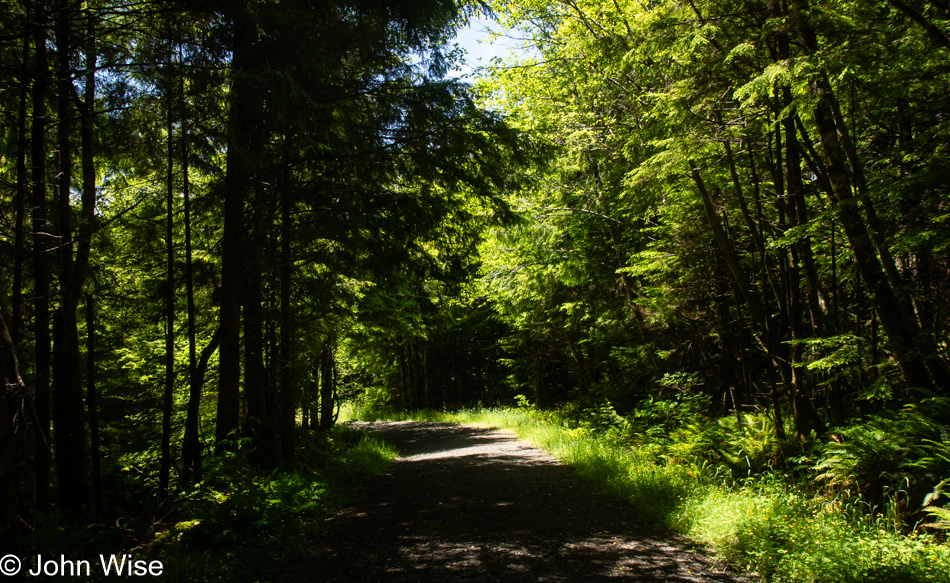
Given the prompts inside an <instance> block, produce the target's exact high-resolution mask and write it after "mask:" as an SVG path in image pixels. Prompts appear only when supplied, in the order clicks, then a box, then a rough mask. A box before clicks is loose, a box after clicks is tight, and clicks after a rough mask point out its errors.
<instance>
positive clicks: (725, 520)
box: [349, 408, 950, 583]
mask: <svg viewBox="0 0 950 583" xmlns="http://www.w3.org/2000/svg"><path fill="white" fill-rule="evenodd" d="M349 415H350V417H351V418H356V417H359V418H364V419H382V418H387V419H392V418H393V416H391V415H387V414H385V413H384V412H378V411H376V412H374V411H367V412H365V417H363V416H361V412H360V411H351V412H350V413H349ZM399 418H401V419H415V420H428V421H446V422H454V423H465V424H473V425H482V426H490V427H498V428H505V429H511V430H513V431H515V432H516V433H517V434H518V435H519V436H520V437H521V438H522V439H525V440H526V441H529V442H531V443H533V444H534V445H536V446H538V447H541V448H543V449H545V450H547V451H549V452H550V453H552V454H553V455H554V456H556V457H557V458H558V459H560V460H561V461H563V462H564V463H566V464H569V465H571V466H574V467H575V468H577V470H578V472H579V473H580V474H582V475H584V476H585V477H587V478H588V479H591V480H593V481H594V482H596V483H598V484H600V485H601V486H602V487H604V488H605V489H606V490H608V491H610V492H612V493H614V494H616V495H617V496H619V497H620V498H622V499H624V500H626V501H627V502H629V503H630V505H631V506H633V507H634V508H635V509H636V511H637V512H638V513H639V514H640V515H641V516H643V517H644V520H646V521H648V522H650V523H653V525H655V526H658V527H661V528H665V529H668V530H669V531H671V532H674V533H678V534H681V535H685V536H686V537H688V538H689V539H691V540H692V541H694V542H695V543H697V544H700V545H703V546H707V547H709V548H710V549H712V550H713V551H714V552H715V553H717V554H719V555H720V556H722V557H724V558H726V559H729V560H730V561H732V562H733V563H734V564H735V565H737V566H738V567H739V568H740V569H744V570H748V571H754V572H756V573H758V574H759V575H761V576H762V578H763V580H765V581H775V582H788V583H813V582H814V583H858V582H861V583H871V582H874V583H918V582H930V581H936V582H941V583H950V546H948V544H946V543H940V542H938V541H937V540H936V539H934V538H933V537H930V536H928V535H920V536H914V535H912V536H904V535H902V534H901V533H900V532H899V529H897V528H895V526H894V523H893V521H892V520H891V519H889V518H888V517H886V516H883V515H877V514H870V515H869V514H868V512H867V509H866V507H862V506H861V505H860V503H858V502H850V503H849V502H846V501H842V500H828V499H817V498H815V496H814V495H813V494H811V493H809V492H808V491H807V490H806V489H805V488H799V487H796V485H795V483H794V481H793V480H789V479H787V478H784V477H782V476H776V475H775V474H774V473H771V472H765V473H762V474H760V475H758V476H756V477H750V478H747V479H744V480H736V479H734V478H733V476H732V474H731V473H728V472H727V473H723V472H718V471H716V470H714V469H712V468H711V467H710V466H704V465H696V464H695V463H694V464H689V463H668V462H666V463H664V462H663V461H661V460H658V459H657V458H656V457H655V456H653V455H650V454H645V453H642V452H643V451H647V450H648V448H643V449H636V448H634V449H631V448H629V447H626V446H623V445H620V444H618V443H614V442H612V441H611V440H609V439H606V438H605V437H604V435H603V434H602V433H601V434H599V433H597V432H595V431H593V430H591V429H590V428H586V427H569V426H566V425H564V424H563V423H561V422H560V421H559V420H558V419H557V418H555V417H553V416H550V415H546V414H544V413H541V412H537V411H534V410H531V409H526V408H516V409H511V408H506V409H474V410H465V411H460V412H458V413H434V412H427V413H424V414H422V415H421V416H419V415H405V414H403V415H401V416H399ZM726 474H728V475H726Z"/></svg>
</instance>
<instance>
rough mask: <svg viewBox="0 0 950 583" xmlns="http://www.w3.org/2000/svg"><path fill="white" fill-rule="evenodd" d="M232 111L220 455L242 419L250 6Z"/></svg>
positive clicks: (242, 18)
mask: <svg viewBox="0 0 950 583" xmlns="http://www.w3.org/2000/svg"><path fill="white" fill-rule="evenodd" d="M232 20H233V24H234V39H233V43H232V57H231V70H232V76H233V77H232V79H231V91H230V111H229V114H228V153H227V172H226V175H225V180H224V216H223V218H224V235H223V237H222V241H221V308H220V330H221V355H220V364H219V367H218V370H219V379H218V413H217V421H216V427H215V438H216V447H217V449H218V450H235V449H237V443H236V442H235V441H233V440H234V439H235V438H236V437H237V431H238V428H239V425H240V414H241V398H240V383H241V261H242V251H243V249H242V243H241V239H242V237H241V232H242V230H243V228H244V225H243V222H244V198H245V192H246V189H247V184H248V178H249V175H250V173H249V172H248V165H249V164H250V160H249V158H250V156H249V155H248V152H249V149H250V148H249V145H250V136H251V131H250V126H251V119H250V118H251V113H252V111H253V107H254V104H253V103H252V102H251V95H250V91H249V87H248V85H249V81H248V79H247V75H246V73H247V71H248V69H249V67H250V59H251V53H252V52H253V45H254V37H255V31H254V27H253V23H252V22H251V17H250V15H249V14H248V7H247V6H246V4H245V3H243V2H242V3H241V5H240V6H239V7H237V9H236V10H235V13H234V15H233V17H232Z"/></svg>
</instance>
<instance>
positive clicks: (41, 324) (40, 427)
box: [30, 0, 53, 512]
mask: <svg viewBox="0 0 950 583" xmlns="http://www.w3.org/2000/svg"><path fill="white" fill-rule="evenodd" d="M35 6H36V9H35V10H34V12H33V17H34V21H33V23H32V25H33V47H34V56H33V93H32V102H33V124H32V127H31V130H30V131H31V142H32V143H31V147H30V150H31V152H30V158H31V162H32V165H33V169H32V173H31V175H32V183H33V188H32V206H33V212H32V215H31V221H30V222H31V227H32V229H33V297H34V308H33V311H34V315H33V337H34V351H35V357H34V379H33V386H34V388H33V391H34V395H35V401H36V402H35V404H36V417H37V419H36V422H37V429H36V431H37V433H38V434H39V436H38V438H37V439H36V440H35V443H36V451H35V454H34V455H35V458H36V459H35V466H34V476H33V485H34V504H35V507H36V510H38V511H40V512H49V511H50V481H51V480H50V477H51V476H50V474H51V461H52V460H51V457H50V448H49V443H50V413H51V409H52V398H51V394H50V376H49V374H50V351H51V346H50V344H51V342H50V314H49V291H50V267H49V253H50V249H51V248H52V246H53V240H52V237H51V233H50V232H49V231H50V225H49V203H48V199H47V193H46V125H47V109H46V92H47V90H48V86H49V65H48V63H47V54H46V53H47V51H46V40H47V38H46V37H47V34H46V33H47V31H46V26H47V21H48V18H49V15H48V13H47V10H46V5H45V3H44V1H43V0H37V2H36V3H35Z"/></svg>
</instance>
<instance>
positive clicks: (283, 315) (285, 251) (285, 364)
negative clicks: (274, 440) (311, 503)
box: [279, 180, 306, 466]
mask: <svg viewBox="0 0 950 583" xmlns="http://www.w3.org/2000/svg"><path fill="white" fill-rule="evenodd" d="M281 183H282V186H283V180H282V181H281ZM290 206H291V199H290V192H289V189H287V188H282V190H281V193H280V359H279V363H280V364H279V366H280V457H281V460H282V462H283V464H284V465H286V466H289V465H290V464H292V463H293V461H294V429H295V427H296V424H297V419H296V413H297V387H296V383H295V380H296V379H295V378H294V376H295V375H294V374H293V369H292V363H293V356H294V346H293V338H294V334H295V332H296V323H295V322H294V313H293V310H292V307H291V305H290V300H291V284H292V281H291V278H292V277H293V259H292V255H291V236H292V232H293V225H292V222H291V215H290ZM304 412H305V413H306V405H305V406H304Z"/></svg>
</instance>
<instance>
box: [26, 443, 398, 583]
mask: <svg viewBox="0 0 950 583" xmlns="http://www.w3.org/2000/svg"><path fill="white" fill-rule="evenodd" d="M298 447H299V449H298V451H297V459H296V462H295V463H294V465H293V466H292V467H289V468H284V469H282V470H279V471H278V470H263V469H261V468H259V467H257V466H255V465H254V464H252V463H249V462H248V459H247V454H246V453H244V452H237V453H233V452H227V453H223V454H220V455H214V456H209V457H208V458H206V460H205V462H206V463H205V466H204V470H203V476H202V478H201V480H200V481H198V482H196V483H194V484H193V485H192V486H190V487H187V488H182V489H181V490H180V491H176V492H175V493H173V494H170V495H169V496H168V497H166V498H159V497H156V496H155V489H154V484H151V483H150V481H149V480H142V479H141V473H140V472H139V471H138V469H139V466H138V465H137V464H136V465H129V466H126V467H125V468H124V469H123V470H122V471H120V472H119V473H117V474H116V475H114V476H110V478H111V479H110V480H109V484H110V486H109V490H114V491H110V492H109V493H110V494H114V495H115V496H116V497H119V495H120V492H121V498H122V500H123V504H122V506H121V507H119V508H115V509H114V511H115V513H116V515H117V517H116V518H115V522H114V524H101V523H100V524H77V525H69V524H66V525H63V521H62V520H61V518H60V517H55V516H51V517H48V518H47V519H46V522H44V523H41V525H40V528H38V529H37V530H36V531H34V533H33V534H32V535H28V536H26V537H24V538H23V539H21V541H20V542H21V544H23V545H24V546H25V547H27V548H29V549H30V552H29V553H28V554H27V556H36V554H40V553H41V554H42V555H43V556H44V557H46V558H47V559H50V558H58V557H59V556H60V555H62V556H64V557H66V558H67V559H69V560H76V559H83V560H88V561H90V562H91V563H93V567H92V569H91V575H92V578H93V579H94V580H100V579H101V580H108V577H105V576H104V575H103V573H102V571H101V570H100V569H99V565H98V561H99V559H98V557H99V555H100V554H104V555H106V556H107V557H108V556H109V555H112V554H116V555H118V556H119V558H121V557H122V556H123V555H128V556H130V557H131V559H130V560H137V561H138V560H148V561H152V560H158V561H160V562H161V564H162V569H163V570H162V575H161V577H160V578H159V579H158V580H160V581H196V582H197V581H234V582H239V583H243V582H252V581H271V580H274V578H275V576H276V574H277V573H279V572H280V565H281V564H282V563H283V562H284V561H286V560H288V559H292V558H293V557H295V556H297V555H298V554H299V553H300V552H301V550H302V548H303V542H304V541H306V540H307V538H308V537H310V536H313V535H314V534H315V533H317V532H319V530H320V529H321V528H322V524H323V519H325V518H327V517H328V516H329V515H331V514H332V513H333V512H335V511H336V510H338V509H339V508H340V506H341V505H342V503H343V502H344V501H345V500H346V499H347V498H348V497H349V496H350V495H352V494H353V492H354V491H355V490H356V489H357V488H359V487H360V486H363V485H365V484H367V483H368V482H369V481H370V480H371V479H372V478H373V477H375V476H376V475H377V474H378V473H379V472H380V471H382V469H383V468H384V467H385V466H386V465H387V464H389V462H391V461H392V460H393V459H395V457H396V451H395V450H394V449H393V448H392V447H391V446H389V445H387V444H385V443H383V442H380V441H379V440H376V439H374V438H372V437H369V436H367V435H366V434H364V433H363V432H361V431H357V430H355V429H352V428H349V427H346V426H342V425H341V426H336V427H334V428H333V429H332V430H330V431H327V432H323V433H310V434H307V435H305V436H303V437H302V439H301V440H300V442H299V443H298ZM155 462H156V460H151V463H149V460H147V459H140V460H137V463H141V464H144V465H145V466H146V467H147V466H148V465H154V464H155ZM29 568H35V566H31V567H29Z"/></svg>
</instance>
